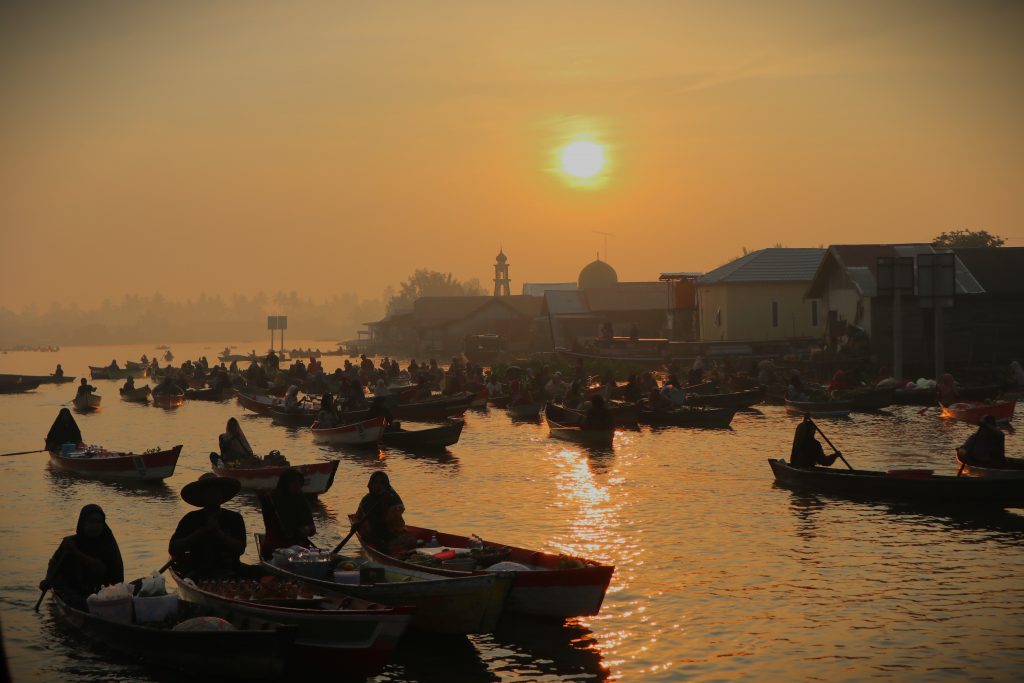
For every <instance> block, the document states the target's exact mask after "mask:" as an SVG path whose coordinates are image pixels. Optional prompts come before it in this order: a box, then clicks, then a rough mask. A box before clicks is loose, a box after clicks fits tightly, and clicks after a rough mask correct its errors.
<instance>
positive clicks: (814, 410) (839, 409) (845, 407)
mask: <svg viewBox="0 0 1024 683" xmlns="http://www.w3.org/2000/svg"><path fill="white" fill-rule="evenodd" d="M852 410H853V401H790V400H789V399H788V398H787V399H786V414H787V415H806V414H807V413H810V414H811V417H849V415H850V411H852Z"/></svg>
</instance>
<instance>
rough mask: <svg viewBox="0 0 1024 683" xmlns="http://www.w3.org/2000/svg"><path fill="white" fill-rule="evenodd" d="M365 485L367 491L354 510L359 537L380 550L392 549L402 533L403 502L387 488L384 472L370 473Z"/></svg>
mask: <svg viewBox="0 0 1024 683" xmlns="http://www.w3.org/2000/svg"><path fill="white" fill-rule="evenodd" d="M366 487H367V488H368V489H369V490H370V492H369V493H367V494H366V495H365V496H363V499H362V500H361V501H360V502H359V510H358V511H357V512H356V515H357V523H358V524H360V525H361V527H360V534H361V536H362V540H363V542H364V543H369V544H370V545H372V546H374V547H376V548H379V549H380V550H382V551H383V552H392V551H394V550H395V548H394V547H393V546H394V545H397V544H396V541H398V540H399V539H400V538H401V537H403V536H405V535H406V532H405V520H404V519H403V518H402V513H403V512H405V505H404V504H403V503H402V498H401V497H400V496H399V495H398V492H397V491H395V489H393V488H392V487H391V480H390V479H388V475H387V474H385V473H384V472H382V471H380V470H377V471H376V472H374V473H373V474H371V475H370V481H369V482H367V485H366Z"/></svg>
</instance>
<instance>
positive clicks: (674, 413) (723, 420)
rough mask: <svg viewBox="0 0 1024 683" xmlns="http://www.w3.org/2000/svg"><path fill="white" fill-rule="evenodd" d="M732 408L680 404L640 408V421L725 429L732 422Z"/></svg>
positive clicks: (733, 411)
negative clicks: (666, 406)
mask: <svg viewBox="0 0 1024 683" xmlns="http://www.w3.org/2000/svg"><path fill="white" fill-rule="evenodd" d="M735 415H736V411H735V410H734V409H732V408H699V407H695V406H680V407H679V408H675V409H673V410H646V409H641V410H640V422H643V423H644V424H649V425H653V426H666V427H710V428H718V429H724V428H725V427H728V426H729V424H730V423H732V418H733V417H734V416H735Z"/></svg>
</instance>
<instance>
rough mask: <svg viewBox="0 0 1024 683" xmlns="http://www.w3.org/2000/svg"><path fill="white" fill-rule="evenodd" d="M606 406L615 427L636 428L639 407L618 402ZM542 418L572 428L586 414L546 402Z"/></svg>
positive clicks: (611, 402)
mask: <svg viewBox="0 0 1024 683" xmlns="http://www.w3.org/2000/svg"><path fill="white" fill-rule="evenodd" d="M606 405H607V406H608V412H610V413H611V414H612V418H613V419H614V420H615V426H616V427H636V425H637V421H638V420H639V419H640V406H639V405H637V404H636V403H622V402H619V401H609V402H608V403H607V404H606ZM544 416H545V417H546V418H548V421H551V420H554V421H555V422H557V423H558V424H561V425H566V426H572V425H578V424H580V423H581V422H583V420H584V418H585V417H586V412H585V411H582V410H574V409H573V408H566V407H565V406H561V405H558V404H557V403H552V402H551V401H548V402H547V403H546V404H545V405H544Z"/></svg>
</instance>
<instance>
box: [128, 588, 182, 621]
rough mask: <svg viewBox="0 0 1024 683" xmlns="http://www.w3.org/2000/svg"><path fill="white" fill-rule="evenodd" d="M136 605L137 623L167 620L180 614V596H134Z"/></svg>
mask: <svg viewBox="0 0 1024 683" xmlns="http://www.w3.org/2000/svg"><path fill="white" fill-rule="evenodd" d="M133 603H134V606H135V623H136V624H151V623H155V622H161V621H167V620H168V619H170V618H173V617H177V616H178V596H177V595H174V594H171V595H154V596H151V597H147V598H140V597H138V596H136V597H135V598H133Z"/></svg>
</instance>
